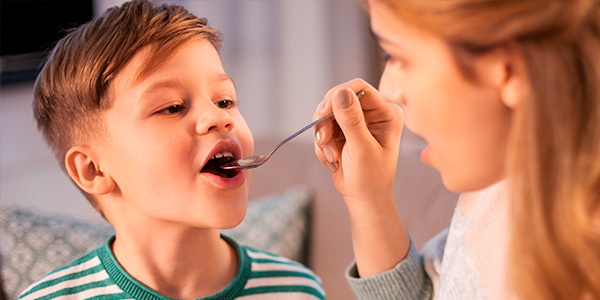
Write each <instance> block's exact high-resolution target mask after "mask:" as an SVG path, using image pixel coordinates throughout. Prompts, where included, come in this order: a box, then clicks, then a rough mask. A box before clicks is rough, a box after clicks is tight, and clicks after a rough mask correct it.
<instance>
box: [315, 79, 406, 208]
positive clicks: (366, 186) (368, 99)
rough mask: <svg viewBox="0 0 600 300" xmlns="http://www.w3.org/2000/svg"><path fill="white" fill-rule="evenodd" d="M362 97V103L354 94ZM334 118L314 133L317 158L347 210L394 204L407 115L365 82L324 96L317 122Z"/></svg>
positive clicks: (351, 83)
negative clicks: (366, 203) (369, 203)
mask: <svg viewBox="0 0 600 300" xmlns="http://www.w3.org/2000/svg"><path fill="white" fill-rule="evenodd" d="M360 91H364V92H365V94H364V96H362V97H361V99H360V100H359V99H358V98H357V97H356V94H357V93H359V92H360ZM332 111H333V113H334V118H332V119H329V120H326V121H324V122H322V123H320V124H319V125H317V128H316V129H315V152H316V154H317V157H318V158H319V160H321V162H322V163H323V164H324V165H325V166H326V167H327V168H328V169H329V170H330V171H331V172H332V176H333V181H334V184H335V186H336V188H337V190H338V191H339V192H340V193H341V194H342V196H343V197H344V200H345V201H346V204H347V205H354V204H359V203H356V201H359V202H360V199H369V198H371V199H373V200H375V199H382V198H387V199H389V198H390V197H392V198H393V186H394V177H395V174H396V164H397V160H398V150H399V145H400V135H401V133H402V124H403V113H402V110H401V109H400V107H399V106H397V105H396V104H393V103H388V102H385V101H383V99H381V97H380V94H379V92H378V91H377V90H376V89H375V88H374V87H372V86H371V85H369V84H368V83H367V82H365V81H363V80H361V79H354V80H352V81H349V82H347V83H344V84H341V85H338V86H336V87H334V88H332V89H331V90H329V92H328V93H327V94H326V95H325V98H324V100H323V102H322V103H321V104H320V105H319V108H318V109H317V111H316V112H315V115H314V117H313V118H314V119H317V118H321V117H323V116H326V115H328V114H329V113H331V112H332Z"/></svg>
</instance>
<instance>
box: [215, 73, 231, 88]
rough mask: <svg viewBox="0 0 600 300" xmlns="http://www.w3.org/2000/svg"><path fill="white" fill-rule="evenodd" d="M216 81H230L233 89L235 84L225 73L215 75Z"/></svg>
mask: <svg viewBox="0 0 600 300" xmlns="http://www.w3.org/2000/svg"><path fill="white" fill-rule="evenodd" d="M216 79H217V80H218V81H231V83H232V84H233V86H234V87H235V82H234V81H233V79H232V78H231V77H229V75H227V74H225V73H222V74H217V76H216Z"/></svg>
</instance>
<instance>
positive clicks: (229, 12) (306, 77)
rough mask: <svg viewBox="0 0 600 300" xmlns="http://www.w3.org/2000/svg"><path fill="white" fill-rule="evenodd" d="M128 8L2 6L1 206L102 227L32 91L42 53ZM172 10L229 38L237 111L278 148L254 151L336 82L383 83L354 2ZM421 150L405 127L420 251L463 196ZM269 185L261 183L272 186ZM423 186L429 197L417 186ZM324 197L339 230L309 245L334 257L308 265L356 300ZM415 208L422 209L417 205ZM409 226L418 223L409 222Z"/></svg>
mask: <svg viewBox="0 0 600 300" xmlns="http://www.w3.org/2000/svg"><path fill="white" fill-rule="evenodd" d="M122 2H124V1H121V0H76V1H74V0H73V1H20V0H12V1H11V0H1V1H0V5H1V7H0V12H1V18H0V20H1V26H0V29H1V34H0V37H1V43H0V46H1V53H0V54H1V55H0V63H1V64H0V71H1V74H0V81H1V85H0V204H1V205H7V204H13V203H17V204H20V205H24V206H32V207H37V208H39V209H42V210H45V211H49V212H60V213H64V214H69V215H74V216H78V217H82V218H85V219H89V220H97V221H101V219H100V217H99V216H98V214H97V213H96V212H95V211H94V210H93V209H92V208H91V206H90V205H89V204H88V203H87V201H86V200H85V199H84V197H83V196H82V195H81V194H80V192H79V191H78V190H77V189H76V188H75V187H74V185H73V184H72V183H71V182H70V180H69V179H68V178H67V176H66V175H65V174H63V173H62V171H61V170H60V168H59V166H58V164H57V162H56V160H55V159H54V157H53V154H52V153H51V152H50V150H49V148H48V147H47V146H46V144H45V142H44V141H43V139H42V136H41V134H40V133H39V132H38V131H37V129H36V125H35V122H34V120H33V116H32V109H31V102H32V87H33V81H34V79H35V75H36V70H37V68H38V67H39V66H40V63H41V62H42V60H43V58H44V55H45V51H47V50H48V49H50V48H51V47H52V46H53V43H54V42H55V41H56V40H57V39H59V38H60V37H62V36H63V35H64V29H68V28H71V27H74V26H76V25H78V24H82V23H84V22H87V21H88V20H90V19H91V18H92V17H93V16H98V15H100V14H101V12H103V11H104V10H106V9H107V8H109V7H111V6H115V5H120V4H121V3H122ZM154 2H156V3H164V2H165V1H154ZM166 2H168V3H177V4H181V5H183V6H185V7H186V8H187V9H188V10H189V11H191V12H192V13H194V14H195V15H197V16H199V17H207V18H208V21H209V25H210V26H212V27H215V28H217V29H219V30H221V31H222V32H223V34H224V37H225V39H224V43H223V48H222V52H221V57H222V61H223V64H224V66H225V70H226V71H227V73H228V74H229V75H230V76H231V77H232V78H233V80H234V81H235V84H236V89H237V94H238V100H239V102H240V109H241V111H242V113H243V115H244V117H245V118H246V121H247V123H248V125H249V127H250V129H251V130H252V132H253V134H254V136H255V139H256V140H257V141H269V142H270V143H267V146H264V147H262V148H261V147H257V149H256V151H257V152H261V153H262V151H264V152H267V151H269V150H270V148H271V147H272V146H274V145H275V144H276V142H277V141H279V140H281V139H283V138H285V137H287V136H288V135H289V134H291V133H292V132H294V131H296V130H297V129H299V128H301V127H303V126H304V125H306V124H307V123H308V122H310V121H311V118H312V115H313V113H314V111H315V109H316V106H317V105H318V103H319V102H320V101H321V100H322V98H323V96H324V95H325V93H326V92H327V90H329V89H330V88H331V87H333V86H334V85H337V84H339V83H342V82H345V81H348V80H350V79H353V78H355V77H361V78H363V79H365V80H366V81H368V82H369V83H371V84H372V85H374V86H377V84H378V78H379V75H380V73H381V70H382V66H383V59H382V55H381V52H380V50H379V48H378V46H377V44H376V42H375V40H374V39H373V37H372V35H371V33H370V31H369V19H368V15H367V13H366V12H365V10H364V9H363V8H362V7H361V4H360V3H359V1H358V0H284V1H281V0H243V1H242V0H170V1H166ZM297 139H298V140H297V141H294V143H293V145H290V146H288V147H290V148H291V147H295V149H294V151H296V152H294V153H300V152H301V153H303V154H302V155H305V154H306V153H307V154H306V155H307V156H306V157H305V158H303V159H306V160H307V161H310V162H311V163H312V164H314V165H316V168H317V169H318V170H317V171H314V172H320V173H318V174H319V176H321V177H319V176H317V177H313V179H312V181H316V180H319V181H318V182H316V183H315V182H311V184H313V185H320V186H322V187H323V188H327V189H329V193H335V191H334V190H333V187H332V183H331V181H330V178H329V173H328V172H327V171H326V170H325V168H324V167H322V165H320V163H318V161H317V162H316V163H314V161H316V158H315V156H314V150H313V134H312V133H311V132H307V133H305V134H303V135H301V136H300V137H298V138H297ZM423 147H424V143H423V141H422V140H420V139H419V138H417V137H416V136H414V135H412V134H411V133H410V132H408V131H406V130H405V132H404V133H403V140H402V143H401V153H400V155H401V156H403V158H401V159H400V164H401V166H403V167H406V168H409V169H410V170H402V172H404V174H406V176H405V177H402V178H400V179H397V180H398V181H403V182H404V183H405V184H406V185H409V186H411V188H410V189H407V188H406V187H399V186H398V187H397V188H398V189H399V190H400V191H404V193H405V194H407V195H403V194H401V193H400V194H399V198H402V197H403V196H407V197H409V196H410V197H412V198H415V199H411V201H413V202H406V203H405V204H404V205H405V207H400V208H401V211H402V212H403V214H404V217H405V218H406V219H407V224H408V225H407V226H409V229H413V228H414V230H422V231H423V233H422V234H419V233H414V230H413V233H414V235H413V238H414V239H415V242H416V244H417V245H418V247H420V246H421V245H422V244H423V243H424V241H425V240H426V239H428V238H429V237H431V235H432V233H434V232H437V231H438V230H439V229H441V228H444V227H446V226H447V223H448V222H449V217H450V215H451V212H452V206H453V202H447V204H444V206H443V207H440V208H439V210H442V208H443V209H445V210H447V211H446V212H445V213H443V217H439V215H435V214H434V213H430V214H429V215H428V214H427V211H428V210H430V208H431V207H437V206H438V205H437V204H435V203H434V201H438V199H439V201H446V199H448V198H451V199H454V198H455V195H453V194H451V193H449V192H447V191H445V190H444V189H443V187H442V185H441V183H440V182H439V176H438V175H437V173H436V172H435V171H433V169H431V168H428V167H426V166H424V165H422V164H421V163H420V162H419V158H418V157H419V154H418V153H419V152H420V151H421V149H422V148H423ZM284 148H285V147H284ZM284 151H286V150H284V149H282V150H279V152H280V153H279V154H280V155H279V156H278V155H276V157H274V159H273V160H272V162H270V166H265V167H264V171H263V172H278V173H276V175H275V177H277V176H278V174H283V175H284V174H288V173H290V172H294V170H289V169H285V167H284V168H281V167H280V168H279V169H277V166H278V164H279V162H281V164H283V163H285V161H286V159H290V158H289V157H285V153H284ZM288 151H289V150H288ZM277 156H278V157H277ZM268 168H271V169H268ZM311 168H312V167H311ZM311 170H312V169H311ZM259 172H260V170H259V171H255V174H254V181H259V180H260V176H261V175H259V174H260V173H259ZM311 172H313V171H311ZM311 176H312V175H311ZM271 177H273V176H271ZM279 177H286V176H279ZM292 178H294V177H291V176H290V177H289V178H288V179H287V180H288V181H287V182H282V185H278V182H274V183H273V184H272V185H267V188H259V187H257V188H256V189H257V191H255V193H254V194H252V193H251V195H257V194H260V193H267V192H277V191H280V190H281V189H282V186H283V185H288V186H289V185H292V184H302V183H305V182H289V181H292V180H296V179H292ZM281 180H285V178H283V179H281ZM296 181H297V180H296ZM262 185H263V186H265V184H264V183H262ZM419 185H422V186H425V187H427V189H425V188H422V189H421V188H419ZM253 188H254V182H253ZM413 190H414V191H413ZM410 193H416V194H410ZM317 196H318V195H317ZM328 196H329V195H328ZM442 198H443V199H442ZM326 200H327V201H332V202H331V203H329V204H326V203H324V202H323V201H321V202H319V203H320V204H319V203H317V208H316V210H317V212H316V214H317V215H316V217H315V222H316V223H319V222H321V221H320V220H322V222H329V223H336V225H335V226H333V225H331V224H321V223H319V224H317V225H315V226H317V227H319V228H321V227H324V228H330V230H329V231H328V232H325V231H323V232H315V236H318V237H317V238H315V239H316V240H313V242H312V243H313V246H316V247H317V248H319V247H320V248H319V249H323V251H330V252H332V253H333V254H332V255H329V256H328V257H324V258H322V259H321V258H316V259H312V260H311V267H313V268H314V269H315V270H316V272H317V273H318V275H320V276H322V277H328V276H329V275H327V272H333V273H334V275H332V277H331V278H334V280H331V279H329V281H326V282H325V283H324V284H325V288H326V290H327V292H328V294H329V296H330V297H328V298H329V299H351V298H352V297H353V296H352V293H351V292H350V291H349V287H348V286H347V285H346V284H345V280H344V278H343V269H344V267H345V266H346V265H347V264H349V263H350V261H351V260H352V253H351V249H350V246H351V245H350V234H349V228H348V220H347V216H346V212H345V208H344V206H343V203H342V202H341V200H340V199H334V200H335V201H334V200H330V199H326ZM419 201H421V202H422V203H424V204H422V205H418V204H416V203H417V202H419ZM436 203H437V202H436ZM415 211H417V212H418V213H415ZM411 220H414V222H412V223H411ZM424 220H433V222H435V224H434V226H429V227H426V228H425V227H418V226H417V225H416V224H417V221H424ZM413 223H414V224H415V225H413ZM411 226H414V227H413V228H411ZM335 243H338V244H339V245H341V246H339V247H345V248H348V249H345V250H344V251H343V254H340V253H341V252H340V253H338V254H335V252H336V251H338V250H337V249H334V248H333V247H335V246H336V245H335ZM332 249H333V250H332ZM319 251H320V250H319Z"/></svg>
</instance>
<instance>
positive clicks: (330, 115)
mask: <svg viewBox="0 0 600 300" xmlns="http://www.w3.org/2000/svg"><path fill="white" fill-rule="evenodd" d="M364 94H365V91H360V92H358V93H356V96H357V97H358V99H360V97H362V96H363V95H364ZM332 116H333V113H330V114H329V115H327V116H324V117H322V118H320V119H317V120H315V121H313V122H312V123H310V124H308V125H306V126H304V127H302V129H300V130H298V131H296V132H295V133H294V134H292V135H290V136H289V137H287V138H286V139H285V140H283V141H281V142H280V143H279V144H278V145H277V146H276V147H275V149H273V151H271V153H270V154H269V156H271V155H272V154H273V153H275V151H277V149H279V147H281V146H282V145H283V144H285V143H287V142H288V141H289V140H291V139H293V138H295V137H297V136H298V135H299V134H301V133H303V132H305V131H306V130H308V129H309V128H311V127H313V126H315V125H317V124H319V123H321V122H323V121H325V120H327V119H329V118H331V117H332Z"/></svg>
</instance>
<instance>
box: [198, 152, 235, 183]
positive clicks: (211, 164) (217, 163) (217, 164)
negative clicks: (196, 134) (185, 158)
mask: <svg viewBox="0 0 600 300" xmlns="http://www.w3.org/2000/svg"><path fill="white" fill-rule="evenodd" d="M231 160H233V159H232V158H231V157H221V158H212V159H210V160H209V161H208V162H207V163H206V165H205V166H204V168H202V170H201V171H200V172H206V173H211V174H215V175H217V176H220V177H227V178H231V177H233V176H235V174H236V173H237V172H234V170H225V169H221V165H223V164H225V163H228V162H230V161H231Z"/></svg>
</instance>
